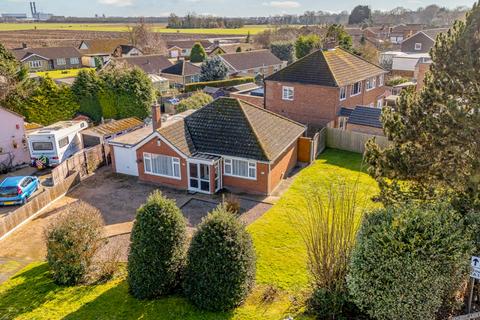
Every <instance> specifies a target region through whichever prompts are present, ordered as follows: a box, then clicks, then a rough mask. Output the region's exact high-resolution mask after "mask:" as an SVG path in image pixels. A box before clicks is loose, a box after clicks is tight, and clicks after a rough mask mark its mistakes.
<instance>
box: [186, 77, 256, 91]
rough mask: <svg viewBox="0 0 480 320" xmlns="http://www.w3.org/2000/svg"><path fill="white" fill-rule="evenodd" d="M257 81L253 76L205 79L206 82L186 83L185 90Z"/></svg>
mask: <svg viewBox="0 0 480 320" xmlns="http://www.w3.org/2000/svg"><path fill="white" fill-rule="evenodd" d="M249 82H255V79H254V78H252V77H243V78H234V79H227V80H218V81H205V82H194V83H189V84H186V85H185V92H192V91H197V90H202V89H203V88H205V87H215V88H221V87H231V86H236V85H238V84H242V83H249Z"/></svg>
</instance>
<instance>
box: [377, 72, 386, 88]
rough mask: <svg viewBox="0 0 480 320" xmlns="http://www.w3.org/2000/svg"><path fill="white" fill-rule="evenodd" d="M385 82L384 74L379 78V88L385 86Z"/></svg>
mask: <svg viewBox="0 0 480 320" xmlns="http://www.w3.org/2000/svg"><path fill="white" fill-rule="evenodd" d="M384 82H385V76H384V75H383V74H381V75H380V76H379V77H378V86H379V87H382V86H383V85H384Z"/></svg>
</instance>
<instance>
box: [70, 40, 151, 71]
mask: <svg viewBox="0 0 480 320" xmlns="http://www.w3.org/2000/svg"><path fill="white" fill-rule="evenodd" d="M128 43H129V42H128V40H125V39H92V40H83V41H82V42H81V43H80V45H79V46H78V49H79V51H80V52H81V53H82V56H83V57H82V62H83V64H84V65H86V66H89V67H98V63H100V64H102V65H103V64H105V63H107V62H108V61H109V60H110V58H111V57H117V58H120V57H134V56H140V55H142V52H141V51H140V49H138V48H136V47H135V46H132V45H130V44H128Z"/></svg>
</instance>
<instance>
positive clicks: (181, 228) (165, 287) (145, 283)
mask: <svg viewBox="0 0 480 320" xmlns="http://www.w3.org/2000/svg"><path fill="white" fill-rule="evenodd" d="M186 228H187V227H186V222H185V218H184V217H183V215H182V212H181V211H180V209H179V208H178V207H177V205H176V204H175V201H173V200H169V199H167V198H165V197H164V196H163V195H162V193H161V192H160V191H154V192H153V193H152V194H150V196H149V197H148V199H147V202H146V203H145V204H144V205H142V206H141V207H140V208H139V209H138V211H137V217H136V220H135V223H134V225H133V229H132V234H131V238H130V240H131V246H130V253H129V255H128V268H127V269H128V284H129V288H130V292H131V293H132V295H133V296H134V297H136V298H138V299H151V298H155V297H158V296H161V295H165V294H168V293H171V292H172V291H173V290H174V289H175V288H177V287H178V285H179V282H180V279H181V273H182V271H183V267H184V264H185V255H186V242H187V233H186Z"/></svg>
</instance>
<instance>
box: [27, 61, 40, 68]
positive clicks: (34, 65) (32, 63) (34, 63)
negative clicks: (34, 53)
mask: <svg viewBox="0 0 480 320" xmlns="http://www.w3.org/2000/svg"><path fill="white" fill-rule="evenodd" d="M28 65H29V66H30V68H40V67H42V61H41V60H34V61H29V62H28Z"/></svg>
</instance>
